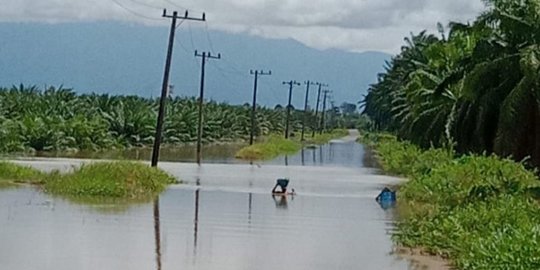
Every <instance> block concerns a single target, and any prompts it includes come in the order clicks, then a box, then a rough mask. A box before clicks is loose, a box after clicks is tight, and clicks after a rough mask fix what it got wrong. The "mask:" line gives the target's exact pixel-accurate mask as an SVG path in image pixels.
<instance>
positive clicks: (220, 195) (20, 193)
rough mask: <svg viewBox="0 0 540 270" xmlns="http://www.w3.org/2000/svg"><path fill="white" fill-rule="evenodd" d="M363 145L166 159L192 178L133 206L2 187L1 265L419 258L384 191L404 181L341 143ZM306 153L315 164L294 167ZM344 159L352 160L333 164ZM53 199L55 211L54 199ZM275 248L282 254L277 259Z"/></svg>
mask: <svg viewBox="0 0 540 270" xmlns="http://www.w3.org/2000/svg"><path fill="white" fill-rule="evenodd" d="M358 147H359V146H355V145H346V144H344V145H341V144H335V145H334V146H332V148H330V147H328V148H326V147H322V148H317V149H305V150H304V151H303V152H300V153H299V155H298V158H295V157H294V156H290V157H289V158H288V163H289V165H290V166H288V167H285V166H283V163H280V164H279V165H278V166H277V165H269V164H262V165H261V166H250V165H248V164H245V165H225V164H205V165H204V166H202V167H199V166H197V164H186V163H166V162H164V163H161V164H160V166H161V168H162V169H164V170H166V171H167V172H169V173H171V174H173V175H175V176H178V177H179V178H181V179H183V180H184V183H183V184H182V185H174V186H172V187H171V188H169V189H168V190H167V191H166V192H165V193H163V194H162V195H161V196H160V198H159V199H157V200H155V201H154V202H153V204H152V203H147V204H139V205H135V206H131V207H130V208H129V209H127V210H126V211H122V212H106V213H104V212H97V211H93V210H92V211H89V210H88V207H86V206H80V205H78V204H73V203H72V202H70V201H63V200H55V199H54V198H50V197H48V196H47V195H45V194H42V193H36V192H34V191H33V190H32V189H24V188H23V189H15V190H12V189H8V190H1V191H0V227H1V228H2V229H1V230H0V262H2V267H0V268H2V269H3V268H5V269H17V270H33V269H56V270H68V269H79V270H93V269H100V270H116V269H130V270H131V269H133V270H148V269H158V270H161V269H167V270H168V269H171V270H172V269H188V270H213V269H219V270H236V269H258V270H272V269H275V268H283V269H295V270H308V269H309V270H323V269H345V270H348V269H385V270H405V269H414V268H412V267H411V266H409V261H405V260H400V259H398V258H397V257H396V256H394V255H391V254H390V252H391V251H392V250H393V244H392V242H391V240H390V237H389V236H388V233H389V232H391V230H392V229H393V224H392V220H393V215H392V213H391V211H383V210H381V209H380V207H379V206H378V205H376V204H375V202H374V200H373V199H374V197H375V196H376V195H377V194H378V193H379V191H380V190H381V188H382V187H384V186H388V185H393V184H396V183H398V182H399V181H398V180H397V179H395V178H391V177H386V176H380V175H373V174H372V172H373V170H368V169H364V168H360V167H359V165H358V164H362V163H361V162H362V161H361V160H362V155H356V154H348V153H342V152H343V151H355V149H356V150H358V149H359V148H358ZM351 149H352V150H351ZM329 151H333V152H334V153H333V154H332V153H331V152H329ZM310 152H311V153H310ZM302 155H304V158H302ZM310 155H311V158H310ZM302 159H303V161H304V164H305V166H294V165H298V164H301V163H302ZM340 160H345V161H344V162H345V163H344V165H342V167H339V166H336V165H332V163H336V162H341V161H340ZM284 161H285V159H281V160H280V161H279V162H284ZM309 164H317V165H316V166H309ZM322 164H324V166H322ZM291 165H293V166H291ZM319 165H321V166H319ZM343 166H345V167H347V166H348V168H344V167H343ZM280 177H286V178H290V179H291V181H293V183H294V186H295V189H296V190H297V191H298V195H297V196H294V197H289V196H272V199H270V198H269V195H270V194H269V191H270V188H271V187H272V186H273V185H274V184H275V181H276V179H277V178H280ZM50 200H53V202H52V205H54V209H55V210H51V209H52V207H50V206H45V202H47V201H50ZM246 208H247V209H246ZM246 210H247V213H246ZM1 217H7V218H3V219H2V218H1ZM150 217H153V219H152V218H150ZM201 221H202V222H201ZM291 239H294V240H293V241H291ZM28 250H32V259H31V260H29V259H28V253H27V251H28ZM268 254H272V255H273V256H276V257H278V258H279V260H276V261H272V262H271V263H269V260H272V258H269V257H268ZM427 269H438V268H427Z"/></svg>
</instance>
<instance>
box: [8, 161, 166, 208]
mask: <svg viewBox="0 0 540 270" xmlns="http://www.w3.org/2000/svg"><path fill="white" fill-rule="evenodd" d="M174 182H176V180H175V178H174V177H172V176H170V175H169V174H167V173H165V172H164V171H162V170H160V169H157V168H152V167H149V166H148V165H145V164H143V163H138V162H124V161H121V162H96V163H89V164H83V165H82V166H81V167H79V168H77V169H75V170H74V171H73V172H69V173H60V172H58V171H54V172H51V173H44V172H41V171H39V170H36V169H34V168H31V167H26V166H22V165H18V164H15V163H11V162H6V161H1V162H0V187H13V186H14V185H16V184H21V183H24V184H35V185H39V186H42V187H43V188H44V190H45V191H46V192H47V193H51V194H54V195H59V196H64V197H67V198H69V199H71V200H74V201H78V202H83V201H88V202H91V201H95V199H96V198H99V200H100V201H102V200H104V199H128V200H129V201H134V202H135V201H147V200H149V199H152V198H154V197H155V196H157V195H158V194H159V193H160V192H162V191H163V190H165V188H166V187H167V185H169V184H171V183H174Z"/></svg>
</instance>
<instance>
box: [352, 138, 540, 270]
mask: <svg viewBox="0 0 540 270" xmlns="http://www.w3.org/2000/svg"><path fill="white" fill-rule="evenodd" d="M363 141H364V142H366V143H368V144H370V145H372V146H373V147H374V148H375V151H376V155H377V157H378V159H379V161H380V163H381V166H382V167H383V169H384V170H386V171H388V172H390V173H393V174H398V175H402V176H405V177H407V178H409V181H408V182H406V183H405V184H403V185H402V186H401V187H400V188H399V191H398V213H399V218H398V222H397V232H396V233H395V234H394V236H393V237H394V240H395V241H396V242H397V243H399V244H401V245H404V246H407V247H421V248H423V249H425V250H426V251H428V252H430V253H432V254H437V255H441V256H443V257H446V258H449V259H450V260H451V262H452V263H453V265H454V266H455V267H456V268H457V269H540V255H539V254H540V246H539V245H538V241H539V240H540V205H539V203H538V200H537V199H536V196H535V193H537V191H538V189H539V187H540V182H539V180H538V178H537V177H536V175H535V172H531V171H528V170H526V169H525V167H524V166H523V164H521V163H516V162H514V161H512V160H509V159H502V158H500V157H497V156H478V155H466V156H459V157H458V156H456V155H455V154H454V152H452V151H451V150H446V149H429V150H425V151H424V150H421V149H419V148H418V147H416V146H414V145H412V144H410V143H408V142H401V141H398V140H397V139H395V138H394V137H392V136H389V135H380V134H379V135H377V134H375V135H373V134H370V135H367V136H364V137H363Z"/></svg>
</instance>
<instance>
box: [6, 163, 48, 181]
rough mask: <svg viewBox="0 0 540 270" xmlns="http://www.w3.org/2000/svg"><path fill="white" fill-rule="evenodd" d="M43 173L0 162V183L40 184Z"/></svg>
mask: <svg viewBox="0 0 540 270" xmlns="http://www.w3.org/2000/svg"><path fill="white" fill-rule="evenodd" d="M43 176H44V173H42V172H40V171H38V170H36V169H34V168H31V167H26V166H21V165H17V164H14V163H11V162H5V161H0V181H6V182H16V183H40V182H42V181H43Z"/></svg>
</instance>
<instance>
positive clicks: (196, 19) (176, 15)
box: [162, 9, 206, 22]
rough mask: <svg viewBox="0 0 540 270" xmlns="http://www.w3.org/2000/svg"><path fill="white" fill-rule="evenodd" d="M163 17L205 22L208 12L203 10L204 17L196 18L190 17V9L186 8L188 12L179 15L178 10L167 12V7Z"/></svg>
mask: <svg viewBox="0 0 540 270" xmlns="http://www.w3.org/2000/svg"><path fill="white" fill-rule="evenodd" d="M162 17H163V18H170V19H172V18H176V19H180V20H190V21H202V22H205V21H206V13H204V12H203V14H202V17H200V18H195V17H189V11H187V10H186V12H185V13H184V15H183V16H178V12H176V11H175V12H174V13H173V14H172V15H169V14H167V9H163V15H162Z"/></svg>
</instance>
